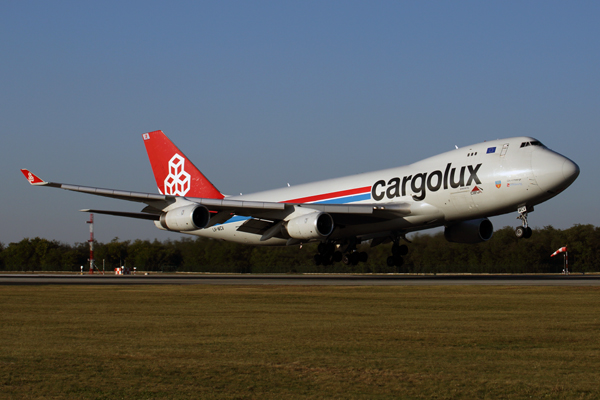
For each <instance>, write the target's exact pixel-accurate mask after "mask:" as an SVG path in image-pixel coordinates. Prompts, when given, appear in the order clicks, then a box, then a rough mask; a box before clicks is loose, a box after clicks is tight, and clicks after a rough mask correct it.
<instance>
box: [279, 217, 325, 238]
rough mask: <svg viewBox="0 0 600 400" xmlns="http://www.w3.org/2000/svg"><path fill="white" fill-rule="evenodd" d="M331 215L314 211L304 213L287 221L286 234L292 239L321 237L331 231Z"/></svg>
mask: <svg viewBox="0 0 600 400" xmlns="http://www.w3.org/2000/svg"><path fill="white" fill-rule="evenodd" d="M333 228H334V225H333V218H331V215H329V214H327V213H324V212H320V211H315V212H311V213H309V214H304V215H301V216H299V217H296V218H293V219H291V220H289V221H288V223H287V226H286V229H287V232H288V235H290V236H291V237H292V238H294V239H309V240H310V239H323V238H326V237H327V236H329V235H330V234H331V232H333Z"/></svg>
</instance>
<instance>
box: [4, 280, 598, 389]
mask: <svg viewBox="0 0 600 400" xmlns="http://www.w3.org/2000/svg"><path fill="white" fill-rule="evenodd" d="M599 295H600V290H598V289H596V288H561V287H531V288H523V287H481V286H464V287H287V286H286V287H272V286H268V287H259V286H252V287H239V286H204V285H197V286H196V285H191V286H187V285H185V286H129V287H123V286H113V287H99V286H76V287H73V286H13V287H0V302H1V304H2V308H1V310H2V311H1V312H0V338H1V340H0V397H2V396H5V397H10V398H107V399H108V398H115V397H121V398H206V399H229V398H240V399H245V398H248V399H250V398H257V399H258V398H260V399H265V398H267V399H268V398H273V399H275V398H307V399H310V398H344V399H346V398H365V399H366V398H368V399H372V398H382V399H383V398H389V399H392V398H414V399H423V398H438V399H444V398H465V399H467V398H468V399H472V398H490V399H497V398H530V397H533V398H549V399H567V398H582V399H587V398H589V399H592V398H598V397H599V395H598V392H597V390H598V378H599V376H598V373H597V370H596V369H597V366H598V364H599V362H600V359H599V356H600V340H599V339H600V334H599V332H600V296H599Z"/></svg>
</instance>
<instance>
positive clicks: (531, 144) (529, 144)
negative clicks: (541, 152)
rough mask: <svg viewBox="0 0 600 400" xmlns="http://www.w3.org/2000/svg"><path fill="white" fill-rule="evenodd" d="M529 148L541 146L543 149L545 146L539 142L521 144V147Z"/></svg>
mask: <svg viewBox="0 0 600 400" xmlns="http://www.w3.org/2000/svg"><path fill="white" fill-rule="evenodd" d="M527 146H541V147H544V145H543V144H542V142H540V141H539V140H532V141H531V142H523V143H521V147H527Z"/></svg>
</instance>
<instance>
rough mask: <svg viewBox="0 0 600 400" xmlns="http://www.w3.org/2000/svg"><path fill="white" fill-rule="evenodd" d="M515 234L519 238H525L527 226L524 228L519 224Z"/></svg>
mask: <svg viewBox="0 0 600 400" xmlns="http://www.w3.org/2000/svg"><path fill="white" fill-rule="evenodd" d="M515 235H516V236H517V238H518V239H521V238H523V237H524V236H525V228H523V227H522V226H517V227H516V228H515Z"/></svg>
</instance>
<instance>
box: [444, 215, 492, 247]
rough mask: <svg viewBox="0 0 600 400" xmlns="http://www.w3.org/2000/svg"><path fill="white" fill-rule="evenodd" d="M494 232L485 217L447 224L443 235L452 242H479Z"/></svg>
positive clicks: (488, 237) (485, 239)
mask: <svg viewBox="0 0 600 400" xmlns="http://www.w3.org/2000/svg"><path fill="white" fill-rule="evenodd" d="M493 234H494V226H493V225H492V223H491V222H490V220H489V219H487V218H480V219H472V220H470V221H462V222H457V223H456V224H453V225H450V226H447V227H446V229H445V230H444V237H445V238H446V240H447V241H449V242H454V243H470V244H471V243H481V242H485V241H487V240H489V239H490V238H491V237H492V235H493Z"/></svg>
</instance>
